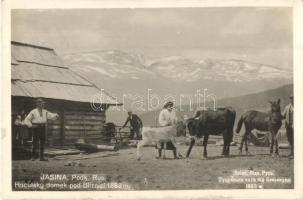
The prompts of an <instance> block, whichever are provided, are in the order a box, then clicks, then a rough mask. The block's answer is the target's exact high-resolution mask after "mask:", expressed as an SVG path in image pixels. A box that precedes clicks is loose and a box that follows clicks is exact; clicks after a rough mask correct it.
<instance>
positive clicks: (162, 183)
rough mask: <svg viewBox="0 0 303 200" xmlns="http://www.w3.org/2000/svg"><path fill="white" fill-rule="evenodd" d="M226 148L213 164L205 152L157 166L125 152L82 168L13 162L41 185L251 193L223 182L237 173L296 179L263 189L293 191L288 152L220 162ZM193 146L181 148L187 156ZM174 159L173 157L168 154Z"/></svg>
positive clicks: (149, 151)
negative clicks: (72, 179) (89, 180)
mask: <svg viewBox="0 0 303 200" xmlns="http://www.w3.org/2000/svg"><path fill="white" fill-rule="evenodd" d="M221 148H222V147H218V146H215V145H209V148H208V154H209V157H210V158H209V159H208V160H202V159H201V156H202V147H195V148H194V149H193V151H192V153H191V156H190V158H189V159H180V160H173V159H167V160H162V159H160V160H157V159H155V156H156V150H155V149H154V148H152V147H146V148H144V157H143V158H142V160H141V161H137V160H136V158H135V156H136V149H135V148H130V149H122V150H120V151H119V155H117V156H110V157H105V158H94V159H88V160H81V161H80V163H81V164H80V166H64V163H66V160H54V159H50V160H49V161H48V162H40V161H30V160H19V161H13V164H12V166H13V174H14V177H13V180H14V181H18V180H21V181H24V180H25V179H28V180H31V179H34V180H39V177H40V174H41V173H42V174H102V175H104V177H105V178H106V181H107V182H118V183H127V184H129V186H131V189H135V190H159V189H160V190H170V189H224V188H238V189H240V188H245V186H246V185H245V184H243V183H239V184H236V183H233V184H228V183H224V184H223V183H220V182H219V181H218V177H229V176H231V175H232V174H233V171H234V170H248V169H249V170H252V171H262V170H264V171H271V172H273V173H274V176H272V177H290V178H291V180H292V182H291V183H290V184H282V183H270V184H268V183H265V184H263V186H262V187H263V188H293V160H290V159H288V158H287V157H286V155H287V154H288V150H283V149H282V150H281V151H280V154H281V157H278V158H272V157H271V156H269V155H268V148H261V147H258V148H256V147H250V152H251V155H250V156H238V155H237V148H236V147H231V157H229V158H224V157H221V156H220V153H221ZM186 149H187V146H181V152H182V153H183V154H185V151H186ZM167 157H168V158H172V157H173V155H172V152H167Z"/></svg>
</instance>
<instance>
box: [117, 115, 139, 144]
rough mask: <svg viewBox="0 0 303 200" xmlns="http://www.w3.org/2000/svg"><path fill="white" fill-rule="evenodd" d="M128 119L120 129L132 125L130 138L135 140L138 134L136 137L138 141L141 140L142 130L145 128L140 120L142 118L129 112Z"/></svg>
mask: <svg viewBox="0 0 303 200" xmlns="http://www.w3.org/2000/svg"><path fill="white" fill-rule="evenodd" d="M127 114H128V117H127V119H126V121H125V123H124V125H123V126H122V127H121V128H120V129H122V128H124V127H125V126H126V125H127V124H128V122H129V123H130V138H131V139H134V134H135V133H136V136H137V138H138V139H141V137H142V136H141V130H142V127H143V123H142V120H141V119H140V117H138V115H136V114H133V113H132V111H128V112H127Z"/></svg>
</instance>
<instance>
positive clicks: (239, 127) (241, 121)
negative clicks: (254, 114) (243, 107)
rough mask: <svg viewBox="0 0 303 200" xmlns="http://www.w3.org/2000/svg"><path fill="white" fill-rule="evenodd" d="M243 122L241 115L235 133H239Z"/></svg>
mask: <svg viewBox="0 0 303 200" xmlns="http://www.w3.org/2000/svg"><path fill="white" fill-rule="evenodd" d="M243 121H244V118H243V115H242V116H241V118H240V119H239V121H238V126H237V129H236V133H239V132H240V130H241V128H242V124H243Z"/></svg>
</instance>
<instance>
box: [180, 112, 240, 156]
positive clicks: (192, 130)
mask: <svg viewBox="0 0 303 200" xmlns="http://www.w3.org/2000/svg"><path fill="white" fill-rule="evenodd" d="M235 119H236V111H235V110H234V109H233V108H232V107H224V108H217V110H200V111H198V112H197V113H196V115H195V117H194V118H190V119H188V120H187V127H188V131H189V135H190V136H191V141H190V145H189V148H188V150H187V154H186V157H187V158H188V157H189V154H190V152H191V150H192V148H193V146H194V144H195V140H196V138H201V137H203V136H204V138H203V146H204V151H203V158H204V159H206V158H207V141H208V137H209V135H221V134H223V140H224V144H223V151H222V155H224V156H229V146H230V143H231V141H232V139H233V127H234V123H235Z"/></svg>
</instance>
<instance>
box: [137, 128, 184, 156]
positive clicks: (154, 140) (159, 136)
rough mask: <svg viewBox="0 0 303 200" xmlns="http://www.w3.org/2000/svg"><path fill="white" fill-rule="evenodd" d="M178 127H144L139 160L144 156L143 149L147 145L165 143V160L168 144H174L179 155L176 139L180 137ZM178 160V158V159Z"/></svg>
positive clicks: (138, 149)
mask: <svg viewBox="0 0 303 200" xmlns="http://www.w3.org/2000/svg"><path fill="white" fill-rule="evenodd" d="M178 136H179V135H178V134H177V125H176V124H175V125H172V126H164V127H143V129H142V140H141V141H140V142H139V143H138V145H137V160H140V159H141V158H142V156H143V153H142V149H143V147H144V146H147V145H158V146H161V143H162V142H164V151H163V158H165V149H166V142H172V144H173V145H174V146H175V148H176V152H177V154H178V155H181V154H180V153H178V148H177V144H176V140H175V137H178ZM177 158H178V157H177Z"/></svg>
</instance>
